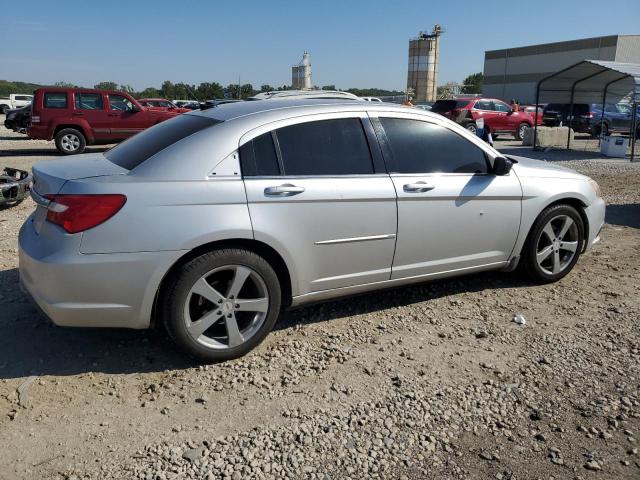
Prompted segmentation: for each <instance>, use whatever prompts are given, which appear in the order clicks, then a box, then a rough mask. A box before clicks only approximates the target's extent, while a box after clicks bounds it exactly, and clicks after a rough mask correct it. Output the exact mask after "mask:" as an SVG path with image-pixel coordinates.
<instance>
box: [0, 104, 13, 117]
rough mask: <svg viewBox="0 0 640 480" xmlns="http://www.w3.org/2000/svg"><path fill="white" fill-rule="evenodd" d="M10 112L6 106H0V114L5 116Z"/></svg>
mask: <svg viewBox="0 0 640 480" xmlns="http://www.w3.org/2000/svg"><path fill="white" fill-rule="evenodd" d="M9 110H11V109H10V108H9V106H8V105H0V113H2V114H3V115H6V114H7V112H8V111H9Z"/></svg>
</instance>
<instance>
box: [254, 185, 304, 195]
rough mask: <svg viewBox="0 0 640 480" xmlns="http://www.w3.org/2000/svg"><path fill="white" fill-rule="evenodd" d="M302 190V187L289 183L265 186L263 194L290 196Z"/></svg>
mask: <svg viewBox="0 0 640 480" xmlns="http://www.w3.org/2000/svg"><path fill="white" fill-rule="evenodd" d="M302 192H304V187H298V186H296V185H291V184H290V183H285V184H283V185H278V186H277V187H267V188H265V189H264V194H265V195H267V196H270V197H290V196H292V195H297V194H299V193H302Z"/></svg>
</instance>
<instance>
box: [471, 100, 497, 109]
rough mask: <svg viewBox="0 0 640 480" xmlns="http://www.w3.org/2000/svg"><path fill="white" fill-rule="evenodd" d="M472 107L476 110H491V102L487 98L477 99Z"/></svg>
mask: <svg viewBox="0 0 640 480" xmlns="http://www.w3.org/2000/svg"><path fill="white" fill-rule="evenodd" d="M473 108H475V109H476V110H493V108H492V106H491V102H489V101H487V100H478V101H477V102H476V104H475V106H474V107H473Z"/></svg>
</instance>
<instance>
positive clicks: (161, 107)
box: [138, 98, 191, 113]
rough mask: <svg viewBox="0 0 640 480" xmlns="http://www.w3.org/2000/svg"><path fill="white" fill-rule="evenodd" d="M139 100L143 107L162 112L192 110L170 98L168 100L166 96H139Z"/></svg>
mask: <svg viewBox="0 0 640 480" xmlns="http://www.w3.org/2000/svg"><path fill="white" fill-rule="evenodd" d="M138 102H139V103H140V105H142V106H143V107H146V108H150V109H152V110H157V111H161V112H177V113H184V112H190V111H191V109H189V108H182V107H178V106H177V105H175V104H173V103H172V102H171V101H170V100H167V99H166V98H139V99H138Z"/></svg>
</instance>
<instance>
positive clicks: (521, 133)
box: [514, 122, 531, 141]
mask: <svg viewBox="0 0 640 480" xmlns="http://www.w3.org/2000/svg"><path fill="white" fill-rule="evenodd" d="M528 128H531V125H529V124H528V123H524V122H523V123H521V124H520V125H518V129H517V130H516V133H515V135H514V136H515V137H516V140H520V141H522V140H524V131H525V130H526V129H528Z"/></svg>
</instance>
